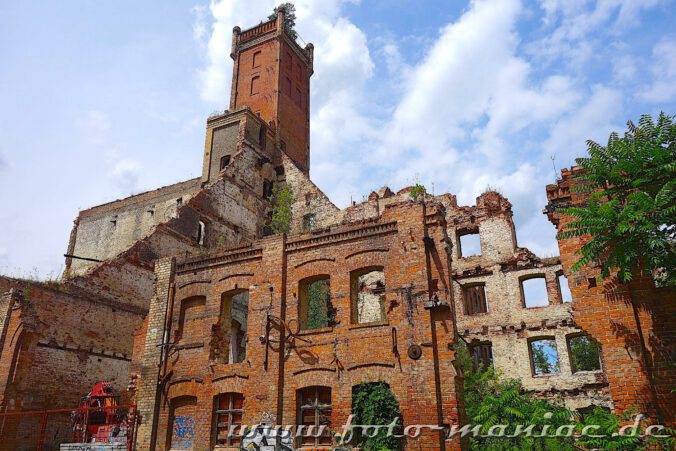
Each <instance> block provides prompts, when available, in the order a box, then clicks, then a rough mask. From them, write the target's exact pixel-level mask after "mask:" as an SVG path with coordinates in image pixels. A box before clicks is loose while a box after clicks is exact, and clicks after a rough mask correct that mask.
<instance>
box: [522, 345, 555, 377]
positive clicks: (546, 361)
mask: <svg viewBox="0 0 676 451" xmlns="http://www.w3.org/2000/svg"><path fill="white" fill-rule="evenodd" d="M529 346H530V359H531V368H532V370H533V375H534V376H547V375H550V374H558V372H559V354H558V352H557V350H556V340H554V338H539V339H536V340H532V341H531V342H530V343H529Z"/></svg>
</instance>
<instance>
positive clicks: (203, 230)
mask: <svg viewBox="0 0 676 451" xmlns="http://www.w3.org/2000/svg"><path fill="white" fill-rule="evenodd" d="M206 234H207V224H206V223H205V222H204V221H199V222H198V223H197V244H199V245H200V246H204V240H205V237H206Z"/></svg>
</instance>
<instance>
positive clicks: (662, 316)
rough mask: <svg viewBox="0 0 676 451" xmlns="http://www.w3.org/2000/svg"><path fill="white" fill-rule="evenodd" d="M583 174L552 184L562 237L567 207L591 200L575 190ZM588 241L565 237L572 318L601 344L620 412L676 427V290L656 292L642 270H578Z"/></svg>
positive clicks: (554, 217) (549, 210) (552, 208)
mask: <svg viewBox="0 0 676 451" xmlns="http://www.w3.org/2000/svg"><path fill="white" fill-rule="evenodd" d="M582 171H583V169H582V168H580V167H573V168H571V169H570V170H568V169H564V170H562V171H561V178H560V179H559V180H557V182H556V184H553V185H548V186H547V199H548V201H549V203H548V205H547V207H546V209H545V211H544V212H545V213H546V214H547V216H548V218H549V220H550V221H551V222H552V223H553V224H554V226H555V227H556V231H557V232H562V231H563V230H565V228H566V226H567V224H569V223H570V222H571V221H572V220H573V218H571V217H570V216H566V215H565V214H563V212H562V211H561V210H562V209H565V208H568V207H573V206H581V205H584V204H585V203H586V202H587V200H588V198H587V196H588V195H589V193H586V192H580V191H577V190H575V186H576V185H577V184H579V183H581V181H580V179H579V177H580V175H581V174H582ZM588 240H589V237H585V236H583V237H572V238H559V239H558V243H559V250H560V251H561V261H562V267H563V272H564V274H565V275H566V277H567V278H568V281H569V283H570V289H571V293H572V299H573V302H572V309H573V319H574V320H575V322H576V324H578V325H579V326H580V327H581V328H583V329H584V330H585V331H586V332H588V333H589V334H590V335H591V336H592V337H593V338H594V339H595V340H598V342H599V343H600V345H601V352H602V358H603V362H604V365H605V370H606V375H607V378H608V382H609V389H610V393H611V395H612V399H613V402H614V405H615V409H616V411H617V412H620V413H621V412H623V411H625V410H627V409H631V408H635V409H637V411H638V412H640V413H642V414H644V415H647V416H648V417H650V418H651V419H652V420H653V421H657V422H658V423H659V424H663V425H673V424H674V412H676V396H675V394H674V391H673V388H674V381H676V369H675V368H674V365H673V350H674V348H675V347H676V343H675V342H674V337H675V336H676V333H675V328H676V326H675V323H674V317H676V302H675V301H676V290H675V289H674V288H673V287H671V288H669V287H663V288H660V287H657V286H656V283H655V281H654V280H653V277H652V274H644V273H640V272H637V273H636V274H634V277H633V278H632V281H631V282H629V283H622V282H619V281H618V280H617V278H616V277H615V276H612V277H607V278H603V279H601V278H600V272H601V268H600V266H599V265H598V264H596V263H595V262H591V263H590V264H589V265H585V266H584V267H583V268H581V269H580V270H578V271H575V272H573V271H572V270H571V268H572V266H573V265H574V264H575V262H576V261H577V260H578V258H579V254H578V253H577V252H578V250H579V249H580V248H581V247H582V246H583V245H584V244H585V243H586V242H587V241H588Z"/></svg>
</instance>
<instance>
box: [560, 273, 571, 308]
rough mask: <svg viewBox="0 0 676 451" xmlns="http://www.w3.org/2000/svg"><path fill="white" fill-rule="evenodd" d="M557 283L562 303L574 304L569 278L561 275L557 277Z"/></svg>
mask: <svg viewBox="0 0 676 451" xmlns="http://www.w3.org/2000/svg"><path fill="white" fill-rule="evenodd" d="M556 281H557V282H558V283H559V293H561V302H573V294H572V293H571V292H570V285H568V278H567V277H566V276H564V275H563V274H559V275H557V276H556Z"/></svg>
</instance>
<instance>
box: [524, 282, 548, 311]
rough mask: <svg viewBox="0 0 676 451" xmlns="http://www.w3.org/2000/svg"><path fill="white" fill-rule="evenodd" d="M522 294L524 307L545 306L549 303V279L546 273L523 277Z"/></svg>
mask: <svg viewBox="0 0 676 451" xmlns="http://www.w3.org/2000/svg"><path fill="white" fill-rule="evenodd" d="M521 295H522V296H523V305H524V307H528V308H530V307H543V306H545V305H548V304H549V299H548V296H547V281H546V280H545V276H544V275H537V276H535V277H529V278H527V279H521Z"/></svg>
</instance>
